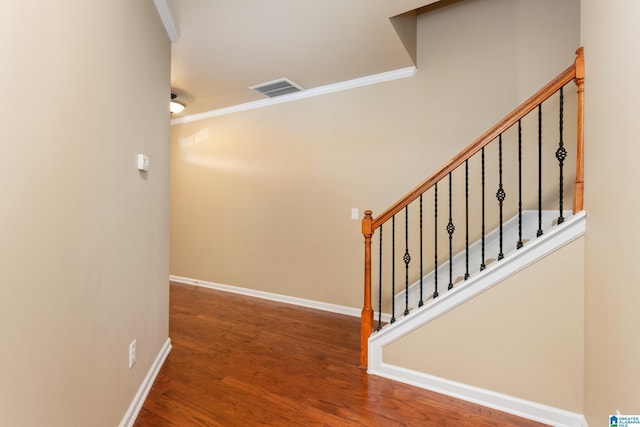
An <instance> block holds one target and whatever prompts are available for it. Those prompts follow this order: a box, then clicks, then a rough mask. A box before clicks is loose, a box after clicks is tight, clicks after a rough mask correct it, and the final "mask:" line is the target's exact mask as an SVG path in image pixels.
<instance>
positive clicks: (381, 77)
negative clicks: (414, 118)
mask: <svg viewBox="0 0 640 427" xmlns="http://www.w3.org/2000/svg"><path fill="white" fill-rule="evenodd" d="M415 73H416V67H407V68H400V69H398V70H393V71H387V72H385V73H379V74H373V75H370V76H365V77H359V78H357V79H353V80H347V81H345V82H338V83H332V84H328V85H325V86H319V87H315V88H311V89H305V90H303V91H301V92H294V93H290V94H288V95H282V96H277V97H275V98H267V99H260V100H258V101H253V102H246V103H244V104H238V105H232V106H230V107H225V108H218V109H216V110H211V111H205V112H203V113H197V114H191V115H188V116H183V117H178V118H177V119H173V120H171V125H172V126H173V125H178V124H181V123H189V122H195V121H198V120H204V119H209V118H211V117H219V116H225V115H227V114H233V113H239V112H241V111H248V110H254V109H256V108H263V107H268V106H270V105H276V104H282V103H283V102H290V101H297V100H299V99H305V98H312V97H314V96H319V95H326V94H328V93H333V92H340V91H343V90H348V89H355V88H358V87H362V86H368V85H372V84H377V83H384V82H388V81H391V80H397V79H403V78H406V77H411V76H413V75H414V74H415Z"/></svg>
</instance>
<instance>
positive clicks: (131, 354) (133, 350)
mask: <svg viewBox="0 0 640 427" xmlns="http://www.w3.org/2000/svg"><path fill="white" fill-rule="evenodd" d="M135 364H136V340H133V341H131V344H129V369H131V368H133V365H135Z"/></svg>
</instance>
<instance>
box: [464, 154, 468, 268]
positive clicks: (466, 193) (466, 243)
mask: <svg viewBox="0 0 640 427" xmlns="http://www.w3.org/2000/svg"><path fill="white" fill-rule="evenodd" d="M464 209H465V227H466V228H465V235H464V247H465V252H464V253H465V256H464V258H465V270H464V280H467V279H468V278H469V160H465V161H464Z"/></svg>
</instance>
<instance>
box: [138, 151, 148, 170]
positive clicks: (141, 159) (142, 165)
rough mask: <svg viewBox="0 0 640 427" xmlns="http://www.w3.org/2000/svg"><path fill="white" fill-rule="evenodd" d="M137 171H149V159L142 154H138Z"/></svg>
mask: <svg viewBox="0 0 640 427" xmlns="http://www.w3.org/2000/svg"><path fill="white" fill-rule="evenodd" d="M138 170H139V171H142V172H148V171H149V158H148V157H147V156H145V155H144V154H138Z"/></svg>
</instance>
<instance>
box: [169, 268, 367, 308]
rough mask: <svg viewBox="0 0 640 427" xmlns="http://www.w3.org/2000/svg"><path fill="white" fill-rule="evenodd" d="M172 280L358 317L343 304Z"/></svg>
mask: <svg viewBox="0 0 640 427" xmlns="http://www.w3.org/2000/svg"><path fill="white" fill-rule="evenodd" d="M169 280H170V281H172V282H178V283H184V284H186V285H194V286H201V287H203V288H209V289H216V290H218V291H225V292H231V293H234V294H241V295H246V296H250V297H254V298H262V299H267V300H270V301H277V302H283V303H286V304H293V305H299V306H301V307H308V308H315V309H316V310H322V311H330V312H332V313H338V314H346V315H347V316H354V317H360V311H361V310H360V309H359V308H353V307H347V306H344V305H337V304H330V303H327V302H319V301H313V300H308V299H304V298H297V297H290V296H288V295H281V294H273V293H271V292H264V291H257V290H255V289H249V288H240V287H238V286H230V285H223V284H221V283H214V282H207V281H205V280H197V279H191V278H188V277H181V276H174V275H170V276H169Z"/></svg>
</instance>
